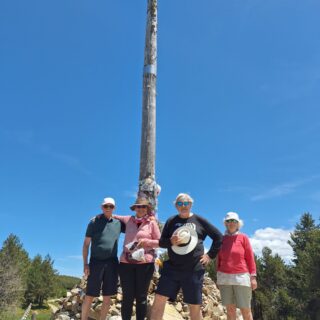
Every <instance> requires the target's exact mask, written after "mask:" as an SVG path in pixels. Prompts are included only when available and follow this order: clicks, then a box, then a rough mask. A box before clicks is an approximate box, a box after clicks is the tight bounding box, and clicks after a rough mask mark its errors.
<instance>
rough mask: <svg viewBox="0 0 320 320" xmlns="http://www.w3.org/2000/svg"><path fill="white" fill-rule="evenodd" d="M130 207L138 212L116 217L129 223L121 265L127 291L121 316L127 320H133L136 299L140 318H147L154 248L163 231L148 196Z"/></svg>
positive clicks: (127, 224)
mask: <svg viewBox="0 0 320 320" xmlns="http://www.w3.org/2000/svg"><path fill="white" fill-rule="evenodd" d="M130 209H131V210H132V211H135V215H132V216H118V215H115V216H114V217H115V218H116V219H119V220H120V221H121V222H123V223H124V224H125V225H126V233H125V239H124V244H123V252H122V255H121V257H120V266H119V275H120V282H121V287H122V292H123V299H122V306H121V317H122V319H123V320H131V316H132V308H133V303H134V300H136V319H137V320H144V319H145V317H146V314H147V295H148V288H149V284H150V281H151V278H152V275H153V272H154V261H155V257H156V254H155V250H154V248H157V247H158V246H159V238H160V230H159V227H158V223H157V221H156V219H155V218H154V216H153V215H152V213H151V206H150V203H149V201H148V200H147V199H144V198H138V199H137V200H136V202H135V203H134V204H133V205H132V206H131V207H130Z"/></svg>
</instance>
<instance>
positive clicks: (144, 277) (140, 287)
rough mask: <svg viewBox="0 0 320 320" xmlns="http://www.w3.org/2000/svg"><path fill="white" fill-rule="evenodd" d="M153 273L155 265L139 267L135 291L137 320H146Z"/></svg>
mask: <svg viewBox="0 0 320 320" xmlns="http://www.w3.org/2000/svg"><path fill="white" fill-rule="evenodd" d="M153 271H154V264H153V263H144V264H139V265H137V269H136V291H135V299H136V320H144V319H145V317H146V315H147V295H148V289H149V285H150V281H151V278H152V275H153Z"/></svg>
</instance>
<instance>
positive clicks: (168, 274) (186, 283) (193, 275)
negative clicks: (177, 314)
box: [156, 263, 204, 304]
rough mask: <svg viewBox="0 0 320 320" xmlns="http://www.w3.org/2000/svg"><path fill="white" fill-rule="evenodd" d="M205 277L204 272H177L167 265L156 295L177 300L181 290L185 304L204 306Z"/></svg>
mask: <svg viewBox="0 0 320 320" xmlns="http://www.w3.org/2000/svg"><path fill="white" fill-rule="evenodd" d="M203 277H204V270H198V271H181V270H175V268H174V267H172V266H170V265H169V264H168V263H165V264H164V267H163V269H162V271H161V277H160V279H159V283H158V287H157V290H156V293H157V294H160V295H162V296H165V297H168V298H170V299H171V300H175V299H176V296H177V294H178V292H179V290H180V289H182V293H183V300H184V302H185V303H188V304H202V285H203Z"/></svg>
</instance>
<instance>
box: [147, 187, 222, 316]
mask: <svg viewBox="0 0 320 320" xmlns="http://www.w3.org/2000/svg"><path fill="white" fill-rule="evenodd" d="M174 204H175V207H176V209H177V211H178V214H177V215H174V216H172V217H170V218H169V219H168V220H167V222H166V224H165V226H164V228H163V231H162V234H161V238H160V240H159V246H160V247H162V248H167V249H168V255H169V259H168V260H167V261H165V262H164V265H163V269H162V271H161V277H160V279H159V283H158V287H157V290H156V296H155V300H154V304H153V306H152V311H151V320H160V319H162V317H163V312H164V308H165V304H166V301H167V300H168V299H171V300H174V299H175V298H176V295H177V293H178V291H179V290H180V288H181V289H182V293H183V300H184V302H186V303H187V304H188V305H189V311H190V318H191V320H199V319H202V315H201V304H202V285H203V277H204V272H205V266H206V265H207V264H208V263H209V262H210V261H211V259H214V258H215V257H216V255H217V253H218V251H219V248H220V246H221V241H222V234H221V233H220V231H219V230H218V229H217V228H215V227H214V226H213V225H212V224H211V223H209V222H208V221H207V220H206V219H204V218H202V217H201V216H199V215H197V214H194V213H192V212H191V207H192V204H193V199H192V198H191V197H190V196H189V195H188V194H186V193H180V194H179V195H178V196H177V198H176V200H175V202H174ZM207 236H209V237H210V238H211V239H212V240H213V241H212V244H211V247H210V249H209V251H208V252H207V253H206V254H205V252H204V246H203V241H204V240H205V238H206V237H207Z"/></svg>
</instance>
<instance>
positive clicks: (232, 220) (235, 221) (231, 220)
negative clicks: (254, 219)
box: [226, 219, 238, 223]
mask: <svg viewBox="0 0 320 320" xmlns="http://www.w3.org/2000/svg"><path fill="white" fill-rule="evenodd" d="M226 222H228V223H229V222H233V223H238V220H236V219H228V220H226Z"/></svg>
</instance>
